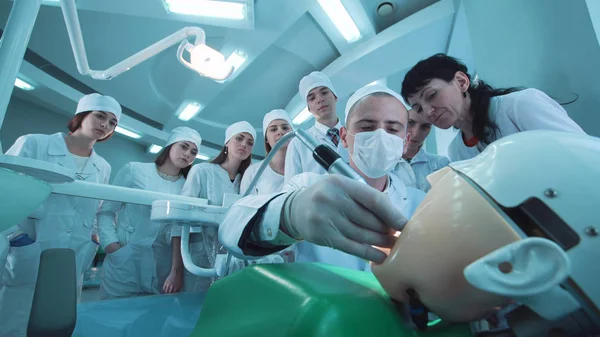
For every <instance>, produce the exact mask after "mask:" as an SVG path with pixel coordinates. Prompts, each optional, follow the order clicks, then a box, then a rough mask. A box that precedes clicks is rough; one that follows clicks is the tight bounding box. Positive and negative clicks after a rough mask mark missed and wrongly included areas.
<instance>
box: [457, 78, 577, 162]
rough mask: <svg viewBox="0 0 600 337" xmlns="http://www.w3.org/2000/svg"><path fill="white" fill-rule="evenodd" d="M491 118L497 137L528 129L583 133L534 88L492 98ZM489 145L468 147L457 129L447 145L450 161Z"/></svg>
mask: <svg viewBox="0 0 600 337" xmlns="http://www.w3.org/2000/svg"><path fill="white" fill-rule="evenodd" d="M489 112H490V119H491V120H492V121H493V122H494V123H495V124H496V126H498V129H499V130H496V138H497V139H500V138H502V137H506V136H508V135H512V134H513V133H517V132H522V131H529V130H556V131H565V132H574V133H580V134H585V132H584V131H583V130H582V129H581V127H580V126H579V125H577V123H575V122H574V121H573V120H572V119H571V118H569V116H568V115H567V112H566V111H565V109H563V108H562V106H560V104H558V103H557V102H556V101H554V100H553V99H552V98H550V97H548V95H546V94H544V93H543V92H542V91H540V90H537V89H525V90H521V91H517V92H513V93H510V94H508V95H503V96H496V97H492V101H491V102H490V110H489ZM487 145H488V144H485V143H483V142H481V141H480V142H479V144H477V145H476V146H473V147H467V146H466V145H465V143H464V141H463V139H462V132H458V133H457V134H456V136H455V137H454V139H452V141H451V142H450V145H449V146H448V156H449V157H450V161H458V160H466V159H470V158H473V157H475V156H477V155H478V154H480V153H481V152H482V151H483V150H484V149H485V148H486V147H487Z"/></svg>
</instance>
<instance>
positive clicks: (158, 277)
mask: <svg viewBox="0 0 600 337" xmlns="http://www.w3.org/2000/svg"><path fill="white" fill-rule="evenodd" d="M201 143H202V138H201V137H200V134H198V132H197V131H196V130H193V129H190V128H188V127H178V128H175V129H173V131H171V134H170V136H169V139H168V140H167V143H166V144H165V146H164V148H163V149H162V150H161V152H159V154H158V155H157V157H156V160H155V161H154V162H153V163H136V162H133V163H129V164H127V165H125V167H123V168H122V169H121V170H120V171H119V173H117V176H116V177H115V180H114V182H113V184H114V185H117V186H122V187H128V188H137V189H141V190H146V191H153V192H162V193H169V194H176V195H179V194H180V193H181V189H182V188H183V185H184V183H185V179H186V177H187V175H188V172H189V171H190V168H191V167H192V163H193V162H194V159H196V155H197V154H198V150H199V149H200V144H201ZM151 209H152V207H150V206H143V205H133V204H123V203H120V202H104V203H103V204H102V208H101V209H100V211H99V212H98V231H99V234H100V244H101V245H102V247H103V248H104V251H105V252H106V254H107V258H106V259H105V261H104V265H103V266H102V278H101V283H100V290H101V293H102V296H103V298H118V297H129V296H140V295H150V294H160V293H167V294H168V293H176V292H179V291H180V289H181V287H182V284H183V273H184V268H183V264H181V263H180V262H179V261H181V255H180V254H181V251H180V250H179V249H174V250H173V253H175V255H174V256H173V257H172V253H171V246H170V243H169V239H170V236H169V233H168V229H170V226H165V225H161V224H160V223H155V222H152V221H151V220H150V213H151ZM172 261H175V263H172Z"/></svg>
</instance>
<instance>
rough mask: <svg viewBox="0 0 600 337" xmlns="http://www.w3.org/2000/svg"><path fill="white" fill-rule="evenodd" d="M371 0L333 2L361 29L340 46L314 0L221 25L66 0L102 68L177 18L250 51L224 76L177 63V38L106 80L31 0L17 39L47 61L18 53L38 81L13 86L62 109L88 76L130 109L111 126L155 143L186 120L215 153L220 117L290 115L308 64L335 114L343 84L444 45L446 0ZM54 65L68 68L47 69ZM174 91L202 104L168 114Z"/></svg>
mask: <svg viewBox="0 0 600 337" xmlns="http://www.w3.org/2000/svg"><path fill="white" fill-rule="evenodd" d="M381 2H384V1H383V0H361V1H360V2H357V1H356V0H354V1H352V0H343V3H344V5H345V6H346V8H347V9H348V11H349V13H350V15H351V16H352V18H353V19H354V20H355V21H356V23H357V26H358V27H359V29H360V30H361V33H362V35H363V38H362V39H361V40H359V41H358V42H355V43H353V44H348V43H346V42H345V40H343V39H342V37H341V35H340V33H339V32H338V31H337V30H336V29H335V27H334V26H333V25H332V24H331V22H328V21H327V17H326V15H325V14H324V12H323V11H322V9H321V8H320V6H319V5H318V3H317V1H316V0H255V1H254V25H253V28H231V27H228V24H227V23H226V22H223V23H220V22H215V21H214V20H213V21H211V22H210V23H211V24H212V25H208V24H202V23H203V22H207V21H206V20H204V21H203V19H202V18H189V17H181V16H174V15H171V14H169V13H167V12H166V11H165V9H164V6H163V3H162V0H127V1H123V0H103V1H94V0H77V4H78V9H79V19H80V22H81V28H82V31H83V36H84V41H85V47H86V51H87V56H88V59H89V64H90V67H91V68H92V69H106V68H108V67H110V66H112V65H113V64H115V63H117V62H119V61H121V60H123V59H125V58H126V57H128V56H130V55H132V54H134V53H135V52H137V51H139V50H141V49H143V48H145V47H147V46H148V45H151V44H152V43H154V42H156V41H158V40H160V39H162V38H163V37H166V36H168V35H170V34H172V33H174V32H175V31H177V30H179V29H181V28H183V27H187V26H199V27H201V28H202V29H204V31H205V32H206V36H207V39H206V43H207V44H208V45H209V46H210V47H212V48H214V49H216V50H219V51H221V52H222V53H223V54H224V55H225V56H226V57H227V56H228V55H229V54H230V53H231V52H232V51H233V50H235V49H237V50H241V51H243V52H244V53H246V54H247V55H248V57H249V59H248V61H247V62H246V63H245V64H244V66H243V67H242V68H241V69H240V70H239V71H237V72H236V73H235V74H234V77H233V78H232V79H231V80H228V81H226V82H225V83H217V82H215V81H213V80H210V79H208V78H204V77H201V76H199V75H198V74H197V73H195V72H193V71H191V70H189V69H187V68H185V67H184V66H182V65H181V63H179V61H178V60H177V59H176V48H177V47H176V46H175V47H172V48H169V49H168V50H166V51H164V52H162V53H161V54H159V55H156V56H155V57H153V58H151V59H149V60H147V61H146V62H144V63H142V64H140V65H138V66H136V67H134V68H132V69H131V70H129V71H127V72H125V73H123V74H121V75H120V76H118V77H116V78H114V79H112V80H109V81H101V80H94V79H92V78H90V77H87V76H82V75H80V74H79V73H78V72H77V69H76V65H75V61H74V58H73V52H72V50H71V47H70V42H69V38H68V35H67V31H66V28H65V23H64V20H63V16H62V12H61V10H60V8H59V7H54V6H42V8H41V9H40V12H39V16H38V18H37V21H36V24H35V28H34V30H33V33H32V35H31V39H30V42H29V46H28V48H29V50H30V51H31V52H34V53H35V54H37V55H39V56H41V57H42V58H43V59H45V60H46V61H47V63H48V64H46V65H43V64H45V63H44V62H41V61H39V60H37V64H36V62H33V61H31V60H29V59H28V58H26V61H24V63H23V67H22V69H21V74H22V75H25V76H26V77H29V78H30V79H31V80H33V81H34V82H36V83H37V84H38V88H36V90H34V91H31V92H26V93H24V92H21V93H19V95H20V96H23V97H24V98H27V99H29V100H32V101H34V102H46V104H47V105H48V106H49V107H50V108H51V109H53V110H56V111H61V112H63V113H65V114H71V113H72V111H73V109H74V107H75V102H76V100H77V97H78V95H77V93H78V91H76V90H73V88H75V89H77V90H80V91H81V92H83V91H84V89H78V88H85V86H87V87H89V88H91V89H92V90H94V91H97V92H100V93H102V94H107V95H111V96H113V97H115V98H116V99H117V100H118V101H119V102H120V103H121V104H122V105H123V106H125V107H126V108H127V109H128V110H125V112H124V113H125V114H127V115H128V116H129V118H126V119H124V120H123V121H122V124H123V125H125V124H129V125H125V126H127V127H129V128H133V129H136V130H137V131H140V132H142V133H143V135H144V137H143V138H142V139H141V140H139V141H138V142H141V143H144V144H148V145H149V144H151V143H159V144H160V140H161V139H162V138H164V137H165V135H166V132H168V131H169V130H171V129H172V128H173V127H176V126H179V125H187V126H190V127H193V128H195V129H197V130H198V131H199V132H200V133H201V135H202V137H203V139H204V143H203V145H206V146H207V147H208V148H209V149H207V151H201V152H207V153H208V154H214V153H215V151H216V150H215V149H210V148H211V147H212V148H219V147H220V146H221V145H222V139H223V136H224V130H225V128H226V127H227V126H228V125H229V124H231V123H234V122H236V121H239V120H247V121H249V122H250V123H251V124H252V125H254V127H255V128H256V129H260V128H261V123H262V117H263V115H264V114H265V113H267V112H268V111H269V110H271V109H275V108H287V109H288V112H289V113H290V115H291V116H294V115H295V114H297V113H298V112H299V111H300V110H301V109H302V108H303V106H302V100H301V99H300V98H299V97H298V82H299V81H300V79H301V78H302V77H303V76H304V75H306V74H308V73H309V72H311V71H314V70H322V71H324V72H326V73H327V74H328V75H329V76H330V77H331V78H332V81H333V83H334V86H336V89H337V91H338V92H339V93H340V102H339V105H338V114H343V110H344V104H345V100H346V99H347V97H348V96H349V95H350V93H351V92H352V91H353V90H356V89H357V88H358V87H360V86H363V85H365V84H367V83H369V82H371V81H373V80H377V79H380V78H387V77H390V79H394V80H393V81H392V82H394V83H396V82H398V80H397V79H398V78H399V77H398V76H399V75H398V74H402V73H403V72H405V71H406V69H407V68H409V67H410V66H412V65H413V64H414V63H415V62H417V61H418V60H419V59H422V58H425V57H427V56H430V55H431V54H433V53H436V52H445V51H446V50H447V45H448V39H449V36H450V33H451V28H452V25H453V20H454V13H455V7H454V1H453V0H442V1H439V2H438V1H437V0H426V1H423V0H402V1H401V0H395V1H390V2H392V3H394V5H395V6H396V9H395V12H394V13H393V14H392V15H390V16H389V17H386V18H382V17H379V16H378V15H377V14H376V8H377V6H378V5H379V3H381ZM11 6H12V2H11V1H2V2H1V3H0V25H1V26H2V27H4V25H5V23H6V20H7V18H8V15H9V13H10V9H11ZM184 20H185V21H184ZM191 21H194V22H191ZM217 24H219V25H217ZM423 41H427V43H423ZM30 61H31V62H30ZM34 65H37V67H38V68H42V69H41V70H40V69H37V68H36V67H35V66H34ZM42 65H43V66H42ZM54 67H57V68H58V69H60V70H61V71H62V72H64V73H66V74H68V75H69V76H68V77H72V78H68V77H64V76H58V75H55V73H56V71H54V72H53V71H51V70H52V69H53V68H54ZM49 74H50V75H52V76H54V77H55V78H49ZM78 82H80V83H78ZM81 84H84V85H85V86H81ZM394 86H397V83H396V84H394ZM89 88H88V91H89ZM394 89H396V90H399V88H395V87H394ZM185 100H196V101H198V102H200V103H201V104H202V105H203V106H204V108H203V109H202V111H201V112H200V113H199V114H198V115H197V116H196V117H195V118H194V119H192V120H190V121H189V122H182V121H180V120H179V119H177V118H176V116H175V112H176V110H177V109H178V107H179V106H180V105H181V103H182V102H183V101H185ZM305 124H306V125H303V127H305V126H308V125H310V124H311V122H310V121H309V122H307V123H305ZM257 143H262V142H257ZM254 154H255V155H258V156H261V155H263V154H264V148H263V147H262V146H257V147H256V148H255V150H254Z"/></svg>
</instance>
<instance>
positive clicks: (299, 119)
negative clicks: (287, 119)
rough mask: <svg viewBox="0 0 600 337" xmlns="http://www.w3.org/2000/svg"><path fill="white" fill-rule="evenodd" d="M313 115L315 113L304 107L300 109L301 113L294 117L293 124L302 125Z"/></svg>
mask: <svg viewBox="0 0 600 337" xmlns="http://www.w3.org/2000/svg"><path fill="white" fill-rule="evenodd" d="M311 117H313V115H312V114H311V113H310V111H308V107H305V108H304V109H302V111H300V113H299V114H297V115H296V117H294V119H292V124H294V125H300V124H302V123H304V122H306V121H307V120H309V119H310V118H311Z"/></svg>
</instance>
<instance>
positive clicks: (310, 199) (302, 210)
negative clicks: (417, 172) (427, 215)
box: [219, 85, 424, 270]
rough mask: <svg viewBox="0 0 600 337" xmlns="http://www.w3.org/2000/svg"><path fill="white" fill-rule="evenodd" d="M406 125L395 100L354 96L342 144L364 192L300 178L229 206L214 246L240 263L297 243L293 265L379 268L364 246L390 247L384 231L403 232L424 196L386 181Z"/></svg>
mask: <svg viewBox="0 0 600 337" xmlns="http://www.w3.org/2000/svg"><path fill="white" fill-rule="evenodd" d="M407 122H408V114H407V112H406V109H405V108H404V105H403V104H402V102H401V98H400V97H399V95H398V94H396V93H394V92H393V91H391V90H390V89H388V88H386V87H382V86H379V85H374V86H367V87H364V88H361V89H359V90H358V91H357V92H356V93H354V95H352V97H350V99H349V101H348V105H347V106H346V125H348V128H347V129H346V128H342V129H341V141H342V143H343V146H345V147H347V148H348V152H349V153H350V166H351V167H352V168H354V169H355V170H356V171H357V172H358V173H359V174H360V175H361V176H362V177H363V178H364V179H365V181H366V182H367V184H368V185H367V184H363V183H360V182H357V181H354V180H351V179H349V178H346V177H342V176H338V175H319V174H316V173H303V174H300V175H298V176H296V177H294V178H293V179H292V180H291V181H290V183H288V184H286V186H285V187H284V189H283V192H282V193H273V194H268V195H264V196H262V195H261V196H248V197H246V198H244V199H241V200H239V201H238V202H236V203H235V204H234V205H233V206H232V207H231V208H230V209H229V211H228V213H227V215H226V217H225V219H224V220H223V222H222V223H221V225H220V226H219V240H220V241H221V242H222V243H223V245H224V246H225V247H227V249H228V250H229V251H230V253H232V254H233V255H234V256H237V257H240V258H245V259H253V258H258V257H261V256H265V255H269V254H272V253H275V252H278V251H281V250H282V249H284V248H286V247H289V246H291V245H292V244H295V243H297V245H296V248H297V257H296V262H323V263H329V264H333V265H338V266H343V267H347V268H351V269H357V270H364V269H365V268H366V267H367V266H366V262H365V260H364V259H368V260H374V261H378V262H382V261H383V259H384V258H385V254H384V253H383V252H381V251H379V250H378V249H376V248H373V247H371V245H375V246H379V247H388V248H389V247H391V245H392V244H393V243H394V242H395V237H394V233H395V231H394V230H392V229H391V228H400V227H402V226H403V224H404V223H405V222H406V218H405V216H408V217H410V216H411V214H412V212H413V211H414V209H415V208H416V206H417V205H418V204H419V203H420V202H421V200H422V199H423V197H424V193H423V192H422V191H419V190H417V189H414V188H410V187H406V186H405V185H404V184H403V183H402V181H400V180H398V179H394V178H392V177H390V175H389V172H390V171H391V170H392V168H393V167H394V166H395V164H396V163H397V162H398V161H399V160H400V156H401V153H399V152H398V151H397V150H398V148H403V142H404V137H405V135H406V124H407ZM303 240H306V241H303ZM309 241H310V242H309ZM350 254H352V255H350Z"/></svg>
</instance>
